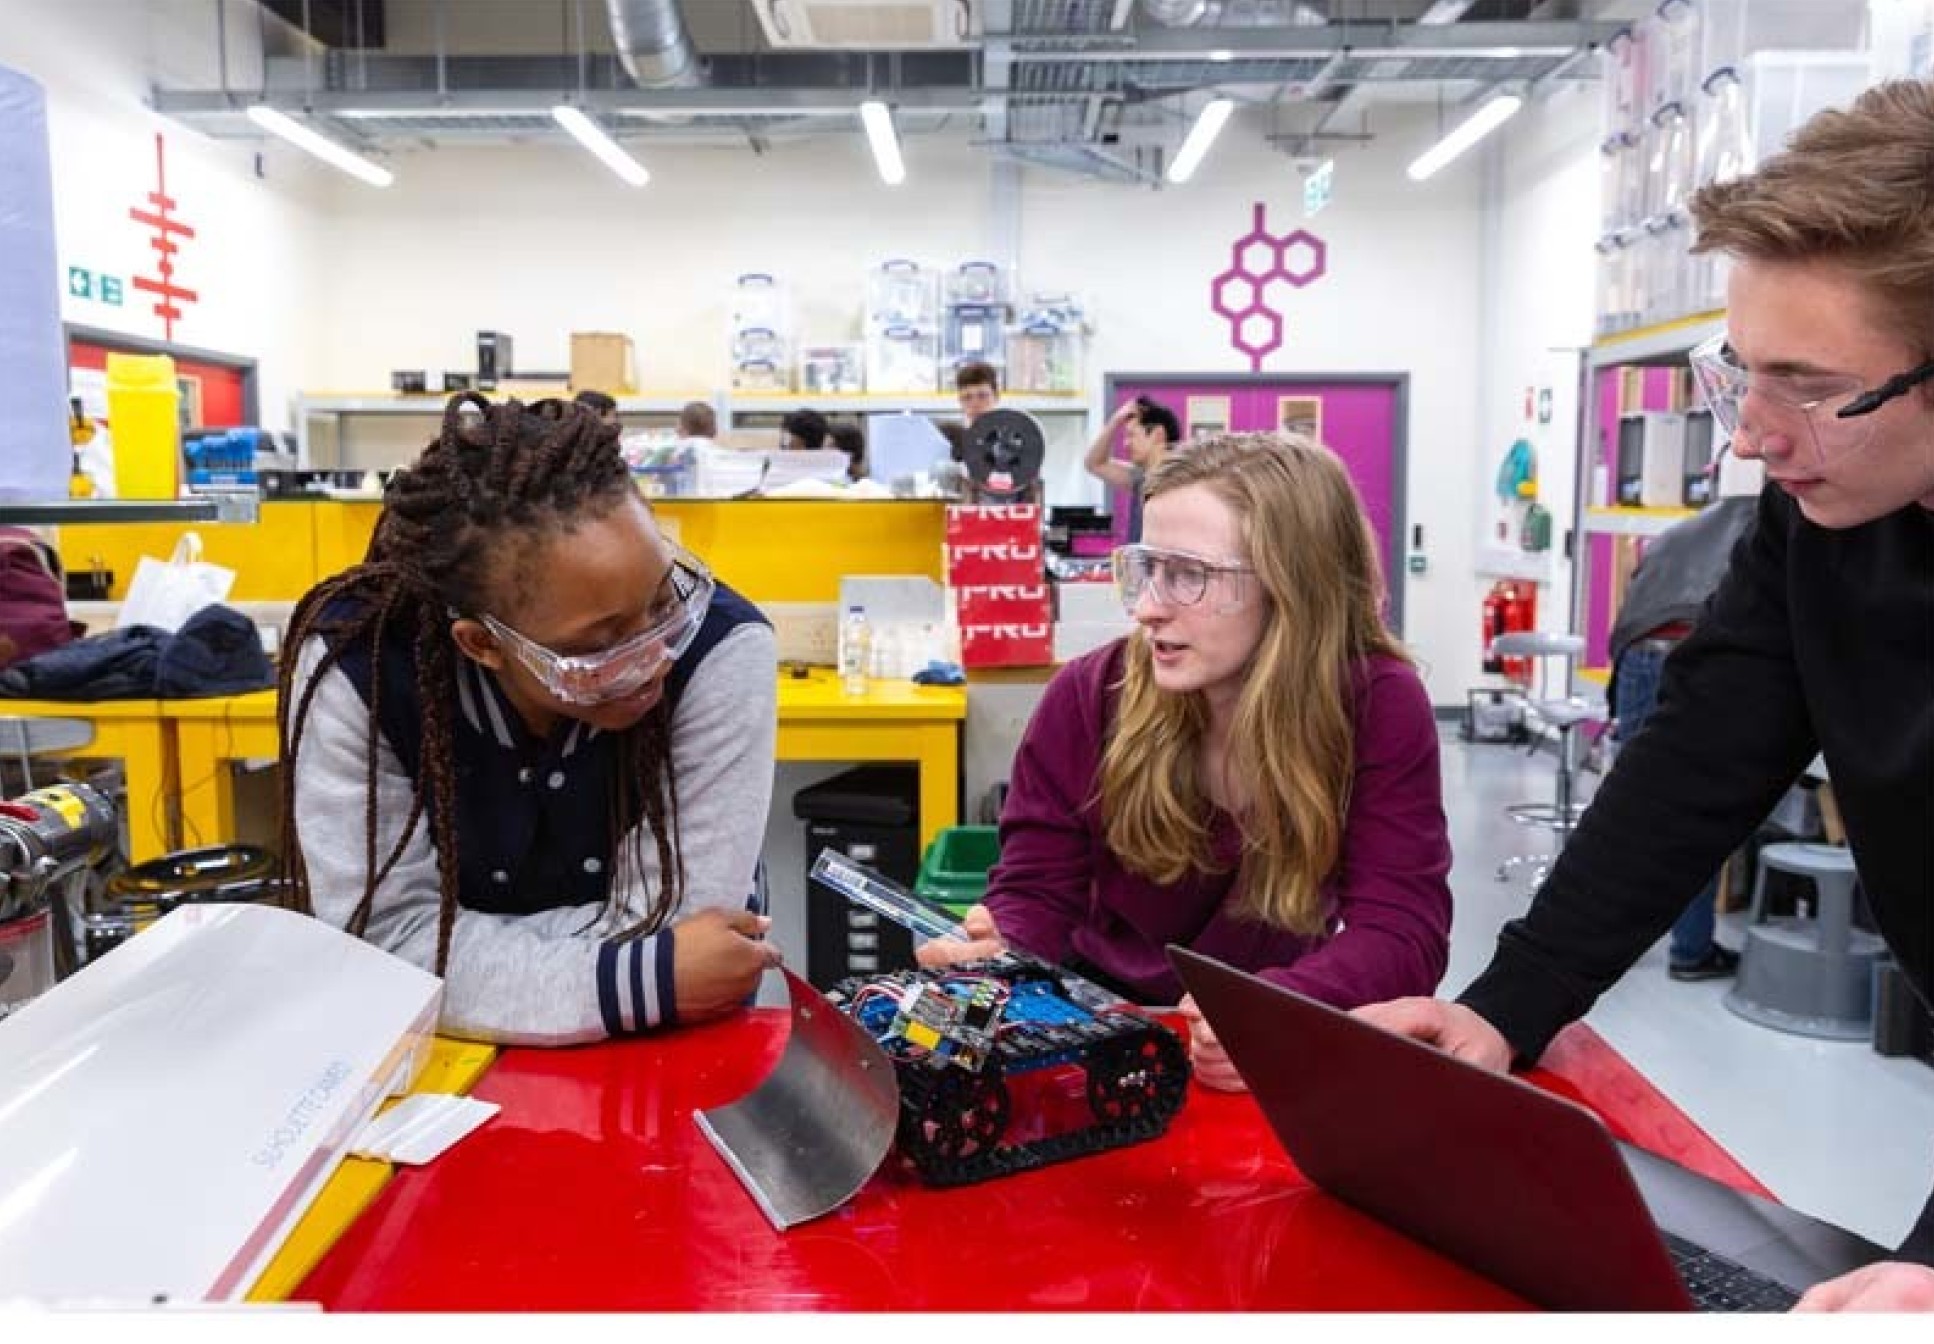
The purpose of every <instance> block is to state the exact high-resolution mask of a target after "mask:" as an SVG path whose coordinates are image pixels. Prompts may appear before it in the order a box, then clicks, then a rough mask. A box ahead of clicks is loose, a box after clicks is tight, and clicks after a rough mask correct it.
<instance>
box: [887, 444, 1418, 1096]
mask: <svg viewBox="0 0 1934 1344" xmlns="http://www.w3.org/2000/svg"><path fill="white" fill-rule="evenodd" d="M1114 565H1115V582H1116V584H1117V586H1118V587H1119V589H1120V591H1121V598H1122V602H1123V604H1124V605H1125V606H1126V607H1127V608H1128V612H1129V615H1131V616H1132V617H1133V618H1134V620H1135V622H1136V624H1137V625H1138V626H1139V627H1140V629H1139V630H1138V631H1137V632H1136V633H1135V634H1133V635H1130V636H1128V637H1127V638H1125V639H1121V640H1118V641H1116V642H1115V643H1113V644H1110V645H1108V646H1106V647H1104V648H1100V649H1097V650H1095V651H1094V652H1093V653H1090V654H1086V655H1084V656H1083V657H1080V658H1077V659H1075V660H1074V661H1073V662H1071V663H1069V664H1068V665H1066V666H1065V667H1063V668H1062V669H1061V670H1060V671H1059V672H1058V673H1056V674H1055V677H1054V680H1053V681H1052V682H1050V683H1049V685H1048V689H1047V692H1046V693H1045V695H1044V696H1043V697H1042V700H1041V704H1040V706H1039V708H1038V709H1036V711H1035V713H1034V717H1033V719H1032V721H1031V722H1030V723H1029V724H1028V728H1027V732H1026V734H1025V735H1024V736H1023V738H1022V740H1021V746H1020V750H1019V752H1018V753H1017V754H1016V756H1015V760H1014V768H1013V774H1012V779H1011V781H1010V784H1009V789H1008V794H1007V801H1006V804H1005V807H1004V808H1003V811H1002V814H1001V856H1000V861H999V862H998V863H997V864H996V865H995V866H994V869H993V870H992V872H991V873H990V874H989V875H988V885H987V898H986V903H985V904H984V905H980V906H976V907H974V908H973V909H972V910H971V911H969V912H968V915H967V918H966V920H965V921H964V922H965V924H966V928H967V931H968V933H969V934H970V935H971V940H970V941H946V940H940V941H935V942H930V943H928V944H926V945H925V946H924V947H923V948H922V949H921V957H922V959H923V960H924V961H925V962H927V963H928V964H930V965H939V964H944V963H946V962H949V961H953V960H962V959H967V958H972V957H981V956H988V955H991V954H993V953H994V952H996V951H998V950H999V949H1000V948H1001V947H1003V946H1005V945H1006V944H1007V943H1008V942H1009V941H1012V942H1013V943H1014V944H1015V945H1016V946H1017V947H1020V948H1022V949H1024V950H1026V951H1028V952H1031V953H1033V954H1034V955H1036V956H1040V957H1045V958H1049V959H1052V960H1056V961H1060V962H1062V963H1064V964H1066V965H1068V966H1069V967H1071V968H1072V969H1074V970H1076V971H1078V972H1080V973H1082V974H1084V975H1086V976H1088V977H1089V978H1090V979H1093V980H1096V981H1098V982H1100V983H1103V984H1106V985H1109V986H1111V987H1113V988H1115V989H1117V990H1119V991H1120V992H1121V993H1123V994H1124V995H1125V996H1127V997H1128V998H1130V999H1133V1000H1135V1001H1137V1002H1140V1003H1174V1002H1176V1001H1177V996H1178V995H1180V994H1181V992H1182V987H1181V984H1180V982H1179V981H1178V980H1177V978H1176V976H1175V974H1174V972H1173V971H1172V970H1170V968H1169V965H1168V961H1167V958H1166V956H1165V955H1164V950H1163V949H1164V948H1165V947H1166V945H1167V944H1169V943H1180V944H1183V945H1185V946H1188V947H1192V948H1194V949H1195V950H1197V951H1199V952H1203V953H1206V954H1208V955H1209V956H1213V957H1217V958H1219V959H1221V960H1223V961H1226V962H1229V963H1231V964H1232V965H1236V966H1240V967H1242V968H1243V969H1245V970H1250V971H1255V972H1257V973H1259V974H1261V975H1263V976H1265V977H1266V978H1268V979H1271V980H1274V981H1277V982H1278V983H1280V984H1283V985H1286V986H1288V987H1290V988H1292V989H1296V990H1298V991H1300V992H1302V993H1304V994H1308V995H1310V996H1311V997H1313V998H1317V999H1321V1000H1323V1001H1325V1002H1327V1003H1331V1004H1335V1005H1337V1006H1338V1007H1343V1008H1350V1007H1355V1006H1357V1005H1359V1004H1364V1003H1372V1002H1375V1001H1377V1000H1378V999H1385V998H1389V997H1390V996H1392V995H1393V994H1423V993H1428V992H1429V991H1430V990H1431V989H1433V988H1435V987H1436V984H1437V981H1438V979H1439V978H1440V977H1441V976H1442V975H1443V973H1444V967H1445V964H1446V962H1447V960H1448V957H1449V949H1450V912H1451V901H1450V887H1449V884H1448V882H1447V877H1448V874H1449V872H1450V841H1449V836H1448V832H1447V827H1446V823H1445V820H1444V808H1443V801H1442V792H1441V787H1440V783H1439V778H1438V761H1437V755H1438V752H1437V725H1436V722H1435V719H1434V716H1433V714H1432V711H1431V707H1430V700H1429V697H1428V696H1427V695H1426V694H1425V692H1424V687H1423V683H1422V681H1421V680H1420V679H1419V678H1418V676H1417V673H1416V671H1415V669H1414V668H1412V666H1411V664H1410V661H1409V659H1408V658H1406V657H1405V656H1404V653H1403V651H1402V650H1401V649H1400V648H1399V647H1398V645H1397V642H1396V641H1395V640H1394V639H1393V638H1391V636H1390V634H1389V633H1388V632H1387V631H1386V630H1385V629H1384V627H1383V622H1382V619H1381V617H1380V615H1379V606H1380V604H1381V601H1382V598H1383V582H1382V578H1381V575H1380V574H1379V572H1378V568H1377V561H1376V550H1375V545H1374V543H1373V541H1372V540H1371V534H1370V528H1369V524H1368V523H1367V522H1366V520H1365V519H1364V516H1363V510H1362V507H1361V506H1360V505H1359V503H1358V501H1357V497H1356V493H1355V491H1354V489H1353V488H1352V487H1351V485H1350V480H1349V477H1348V476H1347V475H1346V474H1345V472H1344V469H1343V465H1342V464H1341V463H1340V462H1339V461H1337V459H1336V458H1335V456H1333V455H1332V454H1331V453H1330V452H1329V450H1328V449H1326V448H1324V447H1322V446H1321V445H1320V444H1317V443H1316V442H1314V441H1313V440H1310V439H1307V438H1304V437H1302V436H1300V435H1295V434H1231V435H1224V436H1221V437H1218V438H1211V439H1207V440H1203V441H1201V442H1198V443H1196V444H1193V445H1191V446H1190V447H1189V449H1188V450H1187V451H1186V452H1182V453H1176V454H1171V455H1170V456H1169V457H1167V458H1165V459H1164V460H1163V461H1162V463H1161V464H1160V465H1159V466H1157V467H1156V468H1155V469H1154V470H1153V471H1151V472H1150V473H1149V476H1148V484H1147V490H1146V502H1145V503H1144V505H1143V510H1142V542H1141V543H1140V544H1137V545H1131V546H1124V547H1121V548H1120V549H1119V550H1117V551H1116V552H1115V560H1114ZM1181 1002H1182V1008H1183V1012H1184V1015H1185V1016H1187V1017H1188V1019H1189V1024H1190V1034H1191V1037H1192V1046H1193V1057H1194V1062H1195V1069H1196V1076H1197V1077H1198V1078H1200V1079H1201V1080H1202V1081H1203V1082H1204V1083H1206V1084H1209V1085H1210V1086H1215V1087H1222V1088H1227V1089H1231V1090H1235V1089H1239V1088H1240V1087H1241V1086H1242V1083H1241V1079H1240V1078H1239V1077H1238V1076H1237V1074H1236V1072H1235V1070H1234V1068H1233V1067H1232V1066H1231V1065H1230V1064H1229V1061H1228V1057H1227V1056H1226V1055H1225V1054H1224V1053H1223V1051H1222V1050H1221V1048H1220V1047H1219V1046H1218V1045H1217V1043H1216V1040H1215V1036H1214V1033H1213V1032H1211V1031H1210V1030H1209V1028H1208V1026H1207V1025H1206V1024H1205V1023H1204V1022H1203V1020H1202V1018H1201V1016H1200V1014H1198V1013H1196V1012H1195V1011H1194V1005H1193V1004H1192V1003H1190V1002H1189V1001H1188V1000H1187V999H1183V1000H1182V1001H1181Z"/></svg>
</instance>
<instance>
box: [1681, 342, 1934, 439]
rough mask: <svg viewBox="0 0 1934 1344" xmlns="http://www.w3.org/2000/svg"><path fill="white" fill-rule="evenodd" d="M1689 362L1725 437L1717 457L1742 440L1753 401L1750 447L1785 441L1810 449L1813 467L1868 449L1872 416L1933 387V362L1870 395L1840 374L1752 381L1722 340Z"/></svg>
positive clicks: (1705, 345) (1701, 347)
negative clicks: (1910, 394) (1745, 414)
mask: <svg viewBox="0 0 1934 1344" xmlns="http://www.w3.org/2000/svg"><path fill="white" fill-rule="evenodd" d="M1690 362H1691V364H1692V376H1693V378H1694V379H1695V380H1696V381H1697V382H1698V384H1699V390H1700V391H1701V392H1702V393H1704V395H1705V399H1706V405H1707V406H1709V407H1710V408H1711V409H1712V418H1713V420H1714V421H1715V422H1716V423H1717V424H1718V426H1719V427H1720V429H1722V430H1723V431H1724V432H1725V437H1724V438H1723V439H1719V440H1718V441H1719V443H1720V444H1721V451H1723V446H1724V444H1725V442H1726V441H1727V440H1730V439H1731V438H1732V437H1733V436H1734V435H1736V434H1739V433H1740V432H1741V421H1742V419H1743V411H1742V408H1743V406H1744V403H1745V400H1746V397H1747V395H1748V394H1749V393H1750V394H1751V395H1753V396H1754V398H1755V399H1756V405H1757V406H1758V408H1759V409H1758V413H1757V414H1756V415H1755V416H1754V417H1753V423H1752V424H1751V425H1747V426H1745V429H1744V432H1745V434H1746V435H1747V438H1748V440H1749V442H1751V443H1752V444H1753V445H1755V446H1758V445H1759V444H1761V443H1763V442H1764V441H1765V439H1766V438H1767V437H1768V436H1769V435H1773V434H1780V435H1784V436H1785V437H1786V438H1787V439H1788V440H1789V441H1791V442H1793V443H1796V444H1798V445H1800V446H1802V447H1804V448H1810V449H1811V450H1812V451H1813V453H1814V455H1815V461H1816V464H1824V463H1826V462H1828V461H1830V460H1832V459H1834V458H1839V457H1845V456H1847V455H1848V454H1850V453H1857V452H1859V451H1860V450H1861V449H1863V448H1865V447H1866V446H1867V444H1868V443H1869V442H1871V441H1872V439H1873V436H1874V421H1873V413H1874V412H1875V411H1877V410H1879V409H1880V408H1881V407H1882V406H1885V405H1886V404H1887V403H1888V402H1890V401H1892V400H1894V398H1896V397H1900V396H1904V395H1905V394H1906V393H1908V392H1910V391H1912V390H1913V389H1914V388H1915V387H1917V386H1919V385H1920V384H1921V383H1924V382H1927V381H1928V380H1929V379H1934V360H1929V361H1928V362H1927V363H1925V364H1923V365H1921V366H1920V367H1919V368H1916V369H1909V370H1908V371H1907V372H1905V373H1900V374H1896V375H1894V376H1893V377H1892V378H1889V379H1888V380H1887V381H1886V382H1884V383H1882V384H1881V385H1880V386H1879V387H1875V388H1866V387H1863V386H1862V385H1861V381H1860V379H1858V378H1854V377H1851V376H1849V375H1847V374H1839V373H1752V372H1749V371H1748V370H1746V369H1743V368H1741V367H1740V366H1739V363H1738V361H1737V357H1736V356H1735V355H1734V354H1733V349H1732V346H1730V345H1729V344H1727V341H1726V334H1725V333H1724V332H1720V333H1719V334H1718V335H1716V336H1713V337H1711V338H1710V339H1708V340H1705V341H1702V342H1701V343H1700V344H1698V345H1697V346H1694V347H1693V350H1692V354H1691V356H1690ZM1715 456H1717V454H1716V453H1715Z"/></svg>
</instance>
